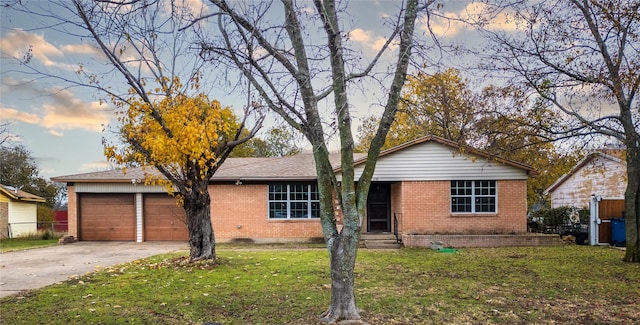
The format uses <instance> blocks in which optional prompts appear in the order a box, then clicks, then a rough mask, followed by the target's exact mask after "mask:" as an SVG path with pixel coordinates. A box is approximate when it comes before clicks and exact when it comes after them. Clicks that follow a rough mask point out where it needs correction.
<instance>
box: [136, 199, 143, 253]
mask: <svg viewBox="0 0 640 325" xmlns="http://www.w3.org/2000/svg"><path fill="white" fill-rule="evenodd" d="M142 216H143V211H142V193H136V242H138V243H141V242H142V241H143V238H142V231H143V224H142Z"/></svg>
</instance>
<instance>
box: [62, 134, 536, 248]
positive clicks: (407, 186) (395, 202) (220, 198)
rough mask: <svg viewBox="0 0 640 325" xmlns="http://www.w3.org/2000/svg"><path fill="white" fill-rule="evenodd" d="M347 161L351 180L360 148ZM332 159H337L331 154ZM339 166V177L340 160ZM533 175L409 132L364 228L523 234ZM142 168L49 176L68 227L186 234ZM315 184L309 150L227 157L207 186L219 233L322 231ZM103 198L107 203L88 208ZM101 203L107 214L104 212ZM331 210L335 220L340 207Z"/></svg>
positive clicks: (86, 231)
mask: <svg viewBox="0 0 640 325" xmlns="http://www.w3.org/2000/svg"><path fill="white" fill-rule="evenodd" d="M354 159H355V164H356V166H355V167H356V168H355V173H356V179H357V177H358V175H359V174H360V173H361V172H362V168H363V163H364V162H365V161H366V156H365V155H362V154H360V155H357V156H356V157H354ZM332 162H333V163H334V166H339V155H338V154H336V155H333V156H332ZM146 172H149V169H148V170H147V171H146ZM336 173H337V175H338V180H339V181H340V180H341V177H340V169H339V168H336ZM532 173H535V171H534V170H533V169H532V168H531V167H529V166H526V165H523V164H520V163H517V162H514V161H509V160H504V159H500V158H496V157H490V156H489V155H487V154H485V153H483V152H480V151H477V150H473V149H472V148H468V147H464V148H462V147H460V146H459V145H458V144H457V143H454V142H451V141H448V140H445V139H442V138H438V137H433V136H427V137H423V138H420V139H416V140H414V141H411V142H409V143H406V144H404V145H401V146H398V147H395V148H392V149H388V150H385V151H383V152H382V153H381V154H380V157H379V160H378V163H377V165H376V171H375V173H374V176H373V180H372V186H371V191H370V194H369V203H368V207H367V215H366V219H365V221H364V224H363V232H365V233H374V234H375V233H389V232H395V231H397V232H398V233H399V234H400V235H402V234H520V233H525V232H526V207H527V202H526V183H527V179H528V176H529V175H530V174H532ZM144 175H145V170H143V169H141V168H137V169H130V170H128V171H127V173H126V174H123V173H122V171H120V170H113V171H105V172H96V173H87V174H78V175H70V176H61V177H56V178H54V179H53V180H55V181H58V182H66V183H67V189H68V197H69V202H68V213H69V234H70V235H74V236H76V237H77V238H79V239H80V240H110V239H111V238H126V239H124V240H135V241H145V240H148V238H154V239H153V240H162V239H164V240H171V239H173V240H176V239H180V240H182V239H186V229H185V227H184V224H182V226H180V222H181V220H182V219H183V218H184V213H183V212H181V209H170V208H169V206H170V205H171V204H172V203H173V204H174V202H175V201H174V199H173V198H172V197H170V196H168V195H166V194H162V193H163V192H164V190H163V189H162V188H158V187H152V186H144V185H143V184H142V183H141V180H142V179H144V177H145V176H144ZM315 184H316V176H315V165H314V160H313V155H312V154H311V153H301V154H298V155H295V156H289V157H280V158H229V159H227V160H226V161H225V163H224V164H223V165H222V166H221V167H220V169H219V170H218V172H217V173H216V175H214V177H213V178H212V179H211V182H210V185H209V194H210V195H211V219H212V223H213V228H214V234H215V237H216V240H218V241H221V242H224V241H232V240H252V241H255V242H284V241H303V240H308V239H312V238H322V229H321V226H320V220H319V218H318V215H317V211H318V210H317V209H318V205H317V198H315V196H316V195H317V194H316V192H315V191H317V190H316V187H315V186H316V185H315ZM151 196H153V197H154V198H155V199H154V201H153V202H158V203H156V204H160V203H161V202H164V203H162V204H164V205H163V207H164V208H162V209H152V208H151V206H149V205H146V206H145V204H144V202H146V201H147V199H146V198H147V197H151ZM105 197H106V199H105ZM105 200H106V201H105ZM103 201H104V202H112V203H109V204H106V205H103V206H102V207H101V208H95V206H92V205H97V204H99V202H103ZM127 204H129V205H133V206H131V207H127ZM174 205H175V204H174ZM105 209H108V210H110V209H113V212H107V213H106V214H105V213H104V210H105ZM168 210H173V211H172V212H168ZM116 214H118V216H117V217H115V215H116ZM105 215H106V216H111V215H113V216H114V217H105ZM336 217H337V219H338V220H339V217H340V216H339V214H338V215H336ZM181 218H182V219H181ZM94 228H100V230H99V231H96V230H95V229H94ZM396 228H397V229H396ZM122 234H126V235H125V236H124V237H122V236H121V235H122Z"/></svg>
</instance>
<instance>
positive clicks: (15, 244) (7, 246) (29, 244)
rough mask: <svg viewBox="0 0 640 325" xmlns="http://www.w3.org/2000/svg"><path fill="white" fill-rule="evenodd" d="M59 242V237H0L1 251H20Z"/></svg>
mask: <svg viewBox="0 0 640 325" xmlns="http://www.w3.org/2000/svg"><path fill="white" fill-rule="evenodd" d="M57 244H58V239H57V238H51V239H39V238H36V239H34V238H4V239H0V253H4V252H11V251H20V250H24V249H31V248H39V247H46V246H54V245H57Z"/></svg>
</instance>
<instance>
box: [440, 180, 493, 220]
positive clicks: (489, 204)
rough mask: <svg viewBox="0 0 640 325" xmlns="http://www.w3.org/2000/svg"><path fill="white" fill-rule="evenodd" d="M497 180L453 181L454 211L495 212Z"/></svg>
mask: <svg viewBox="0 0 640 325" xmlns="http://www.w3.org/2000/svg"><path fill="white" fill-rule="evenodd" d="M496 193H497V191H496V181H451V212H452V213H495V212H496V202H497V194H496Z"/></svg>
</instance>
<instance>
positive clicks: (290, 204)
mask: <svg viewBox="0 0 640 325" xmlns="http://www.w3.org/2000/svg"><path fill="white" fill-rule="evenodd" d="M319 217H320V200H319V198H318V185H316V184H304V183H295V184H271V185H269V219H310V218H319Z"/></svg>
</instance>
